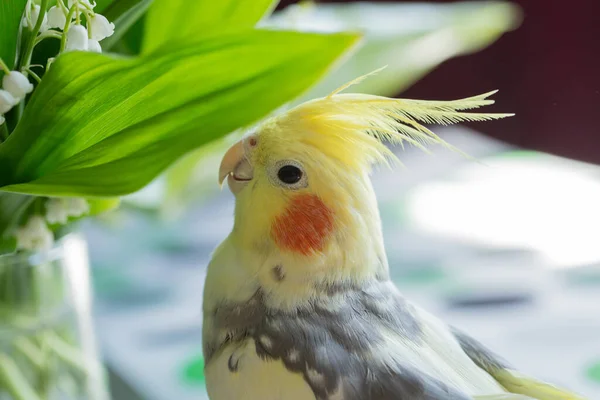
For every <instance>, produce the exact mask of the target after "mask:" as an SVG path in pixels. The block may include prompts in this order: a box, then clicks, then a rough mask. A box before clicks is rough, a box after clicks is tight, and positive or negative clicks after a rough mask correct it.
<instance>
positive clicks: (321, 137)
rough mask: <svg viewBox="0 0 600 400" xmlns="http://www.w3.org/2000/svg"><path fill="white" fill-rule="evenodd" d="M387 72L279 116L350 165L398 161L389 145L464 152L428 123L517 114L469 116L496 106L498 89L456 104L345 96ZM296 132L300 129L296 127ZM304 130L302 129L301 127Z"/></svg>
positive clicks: (302, 136) (306, 138) (302, 137)
mask: <svg viewBox="0 0 600 400" xmlns="http://www.w3.org/2000/svg"><path fill="white" fill-rule="evenodd" d="M382 69H383V68H380V69H378V70H376V71H373V72H371V73H369V74H366V75H363V76H361V77H358V78H356V79H354V80H353V81H351V82H349V83H347V84H345V85H343V86H342V87H340V88H338V89H336V90H335V91H333V92H332V93H331V94H330V95H328V96H327V97H323V98H320V99H315V100H312V101H308V102H306V103H303V104H301V105H299V106H297V107H296V108H294V109H292V110H290V111H289V112H287V113H286V114H284V115H283V116H280V117H279V118H277V120H278V121H277V124H278V125H279V124H286V125H288V128H289V129H291V130H289V129H288V130H287V131H288V132H290V131H291V132H295V133H297V134H298V135H299V136H298V139H300V140H302V141H304V142H305V143H308V144H310V145H313V146H315V147H317V148H318V149H319V150H321V151H323V152H326V153H328V154H329V155H331V156H333V157H335V158H338V159H340V160H342V161H344V162H346V163H347V164H349V165H357V166H359V165H362V166H365V164H368V165H370V164H372V163H376V162H387V161H389V160H390V159H393V160H396V161H397V158H396V156H395V155H394V154H393V153H392V152H391V151H390V150H389V149H388V148H387V147H386V146H385V145H384V142H389V143H391V144H399V145H401V146H404V143H409V144H412V145H414V146H416V147H418V148H420V149H422V150H424V151H426V152H428V150H427V148H426V146H427V145H431V144H439V145H442V146H444V147H446V148H449V149H451V150H453V151H457V152H460V150H458V149H456V148H455V147H453V146H452V145H450V144H449V143H447V142H445V141H444V140H443V139H441V138H440V137H439V136H437V135H436V134H435V133H433V132H432V131H431V130H430V129H428V128H427V127H425V126H424V125H423V124H438V125H451V124H456V123H460V122H463V121H490V120H495V119H500V118H505V117H509V116H512V115H514V114H496V113H478V112H469V110H475V109H477V108H479V107H483V106H487V105H490V104H493V103H494V101H493V100H491V99H489V97H490V96H491V95H493V94H495V93H496V92H497V91H491V92H488V93H484V94H481V95H478V96H473V97H468V98H465V99H460V100H452V101H430V100H410V99H393V98H388V97H382V96H373V95H367V94H356V93H340V92H341V91H343V90H345V89H347V88H348V87H350V86H352V85H354V84H357V83H359V82H361V81H363V80H364V79H366V78H367V77H369V76H370V75H373V74H375V73H377V72H379V71H381V70H382ZM294 128H295V129H294ZM299 128H300V129H299Z"/></svg>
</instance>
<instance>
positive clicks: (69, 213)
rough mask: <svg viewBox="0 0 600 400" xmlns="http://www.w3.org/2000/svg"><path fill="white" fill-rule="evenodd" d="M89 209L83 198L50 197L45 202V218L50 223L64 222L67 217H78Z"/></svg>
mask: <svg viewBox="0 0 600 400" xmlns="http://www.w3.org/2000/svg"><path fill="white" fill-rule="evenodd" d="M89 211H90V205H89V204H88V202H87V201H86V200H85V199H82V198H77V197H72V198H63V199H59V198H52V199H49V200H48V201H47V202H46V220H47V221H48V222H49V223H51V224H66V223H67V221H68V219H69V217H80V216H82V215H84V214H87V213H88V212H89Z"/></svg>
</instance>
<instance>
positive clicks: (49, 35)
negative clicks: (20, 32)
mask: <svg viewBox="0 0 600 400" xmlns="http://www.w3.org/2000/svg"><path fill="white" fill-rule="evenodd" d="M48 38H55V39H61V38H62V35H61V34H60V33H58V32H56V31H52V30H49V31H46V32H44V33H40V35H39V36H38V37H37V38H36V39H35V44H36V45H37V44H38V43H39V42H41V41H42V40H44V39H48Z"/></svg>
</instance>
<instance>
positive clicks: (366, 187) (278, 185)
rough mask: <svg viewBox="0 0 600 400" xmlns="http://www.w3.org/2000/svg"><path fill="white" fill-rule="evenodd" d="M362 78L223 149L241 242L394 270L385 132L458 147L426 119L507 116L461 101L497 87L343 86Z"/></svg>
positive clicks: (263, 252) (480, 100)
mask: <svg viewBox="0 0 600 400" xmlns="http://www.w3.org/2000/svg"><path fill="white" fill-rule="evenodd" d="M362 78H363V77H361V78H359V79H357V80H355V81H353V82H351V83H349V84H347V85H345V86H344V87H342V88H340V89H338V90H336V91H335V92H334V93H332V94H330V95H329V96H327V97H324V98H320V99H315V100H312V101H308V102H306V103H303V104H301V105H299V106H297V107H295V108H293V109H291V110H289V111H287V112H285V113H284V114H281V115H277V116H275V117H272V118H270V119H268V120H266V121H265V122H264V123H262V124H261V125H259V126H258V127H257V128H256V129H255V130H253V131H252V132H250V133H248V134H247V135H246V136H245V137H243V138H242V139H241V140H240V141H239V142H237V143H236V144H234V145H233V146H232V147H231V148H230V149H229V150H228V151H227V152H226V154H225V156H224V157H223V160H222V163H221V166H220V169H219V182H220V183H221V184H222V183H223V182H224V181H225V180H227V183H228V185H229V188H230V190H231V191H232V192H233V193H234V195H235V197H236V206H235V222H234V228H233V231H232V240H234V241H235V243H236V246H237V247H238V248H240V249H242V250H243V251H245V252H248V253H249V254H254V255H256V256H258V257H259V258H260V257H262V258H263V259H267V258H268V259H273V258H275V259H277V260H276V261H274V262H277V263H285V264H286V265H287V266H289V265H296V266H297V268H295V269H300V270H303V271H305V272H308V273H311V274H315V273H319V272H322V273H325V274H334V275H336V276H338V277H343V278H348V277H352V278H360V277H362V276H364V275H365V274H387V261H386V257H385V251H384V248H383V240H382V233H381V222H380V217H379V212H378V208H377V202H376V198H375V194H374V190H373V187H372V185H371V181H370V178H369V175H370V172H371V169H372V167H373V166H374V165H375V164H380V163H383V164H388V165H389V164H390V162H394V161H397V160H396V157H395V155H394V153H393V152H392V151H391V150H390V149H389V148H388V147H387V146H386V145H385V142H389V143H391V144H401V145H403V144H404V143H408V144H412V145H415V146H417V147H419V148H421V149H425V146H426V145H428V144H441V145H444V146H446V147H449V148H452V146H450V145H449V144H447V143H446V142H445V141H443V140H442V139H441V138H439V137H438V136H437V135H435V134H434V133H433V132H432V131H430V130H429V129H428V128H426V127H424V126H423V125H421V124H420V123H419V121H422V122H425V123H440V124H450V123H455V122H459V121H467V120H468V121H477V120H488V119H493V118H501V117H504V116H507V114H477V113H468V112H464V111H463V110H467V109H474V108H477V107H480V106H482V105H487V104H491V103H493V101H491V100H488V99H487V97H489V96H490V95H491V94H493V93H494V92H490V93H487V94H484V95H480V96H475V97H471V98H467V99H462V100H456V101H417V100H402V99H391V98H385V97H379V96H371V95H365V94H341V93H340V91H341V90H343V89H345V88H346V87H348V86H350V85H351V84H353V83H356V82H357V81H359V80H361V79H362ZM307 265H309V266H310V267H307ZM332 266H336V267H335V268H334V267H332ZM288 269H289V268H288ZM307 269H308V270H310V271H307Z"/></svg>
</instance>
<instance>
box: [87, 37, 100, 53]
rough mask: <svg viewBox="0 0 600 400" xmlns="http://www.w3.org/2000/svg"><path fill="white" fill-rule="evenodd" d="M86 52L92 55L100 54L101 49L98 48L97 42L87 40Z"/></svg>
mask: <svg viewBox="0 0 600 400" xmlns="http://www.w3.org/2000/svg"><path fill="white" fill-rule="evenodd" d="M88 51H91V52H92V53H102V47H100V43H98V41H97V40H94V39H90V40H88Z"/></svg>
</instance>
